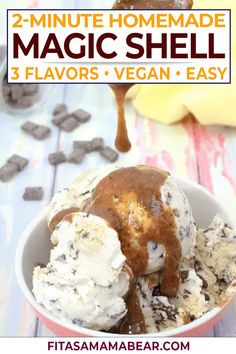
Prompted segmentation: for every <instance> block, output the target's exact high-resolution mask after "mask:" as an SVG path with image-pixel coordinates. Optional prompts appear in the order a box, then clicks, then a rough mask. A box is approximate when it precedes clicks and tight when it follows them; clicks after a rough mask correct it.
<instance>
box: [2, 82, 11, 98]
mask: <svg viewBox="0 0 236 354" xmlns="http://www.w3.org/2000/svg"><path fill="white" fill-rule="evenodd" d="M2 92H3V95H4V96H5V97H7V96H9V94H10V92H11V87H10V85H8V84H6V83H4V84H3V87H2Z"/></svg>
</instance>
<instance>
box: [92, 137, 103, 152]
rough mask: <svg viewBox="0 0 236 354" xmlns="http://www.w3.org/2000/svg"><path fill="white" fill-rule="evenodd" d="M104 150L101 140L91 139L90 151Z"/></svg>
mask: <svg viewBox="0 0 236 354" xmlns="http://www.w3.org/2000/svg"><path fill="white" fill-rule="evenodd" d="M103 148H104V140H103V138H93V139H92V141H91V151H100V150H102V149H103Z"/></svg>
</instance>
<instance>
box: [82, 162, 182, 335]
mask: <svg viewBox="0 0 236 354" xmlns="http://www.w3.org/2000/svg"><path fill="white" fill-rule="evenodd" d="M167 176H168V173H167V172H163V171H160V170H159V169H157V168H153V167H145V166H137V167H129V168H121V169H119V170H116V171H114V172H112V173H110V174H109V175H108V176H106V177H105V178H104V179H102V180H101V181H100V182H99V183H98V185H97V186H96V188H95V189H94V191H93V193H92V196H91V198H90V200H88V202H87V205H86V206H85V211H86V212H89V213H92V214H95V215H97V216H100V217H101V218H103V219H105V220H106V221H107V222H108V223H109V224H110V225H111V226H112V227H113V228H114V229H115V230H116V231H117V232H118V235H119V239H120V242H121V249H122V252H123V254H124V255H125V256H126V259H127V264H128V266H129V267H130V268H131V269H132V271H133V274H134V280H133V281H132V284H131V289H130V292H129V295H128V298H127V308H128V314H127V316H126V318H125V321H124V322H123V323H122V324H121V331H122V333H134V332H132V331H133V330H134V328H135V331H138V332H137V333H145V332H146V330H145V321H144V318H143V314H142V310H141V309H140V306H139V299H138V296H137V293H136V286H137V278H138V276H139V275H142V274H145V273H146V272H147V267H148V248H147V244H148V242H149V241H153V242H155V243H157V244H161V245H163V246H164V248H165V259H164V267H163V270H162V279H161V293H162V295H165V296H175V295H176V293H177V291H178V287H179V263H180V260H181V255H182V252H181V243H180V241H179V239H178V237H177V233H176V224H175V218H174V214H173V211H172V209H171V208H170V207H167V206H166V205H163V203H162V199H161V186H162V185H163V184H164V182H165V180H166V178H167ZM135 333H136V332H135Z"/></svg>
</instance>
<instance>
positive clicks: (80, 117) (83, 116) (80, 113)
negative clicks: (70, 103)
mask: <svg viewBox="0 0 236 354" xmlns="http://www.w3.org/2000/svg"><path fill="white" fill-rule="evenodd" d="M71 116H72V117H74V118H75V119H76V120H77V121H78V122H80V123H86V122H87V121H88V120H89V119H90V118H91V114H90V113H89V112H86V111H84V110H83V109H77V110H76V111H74V112H72V113H71Z"/></svg>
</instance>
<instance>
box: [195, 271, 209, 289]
mask: <svg viewBox="0 0 236 354" xmlns="http://www.w3.org/2000/svg"><path fill="white" fill-rule="evenodd" d="M197 275H198V277H199V278H200V279H201V280H202V288H203V289H207V288H208V282H207V281H206V279H205V278H203V276H202V275H201V274H198V273H197Z"/></svg>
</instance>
